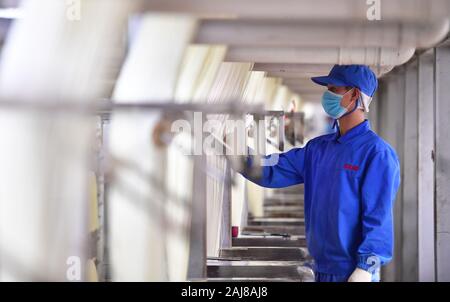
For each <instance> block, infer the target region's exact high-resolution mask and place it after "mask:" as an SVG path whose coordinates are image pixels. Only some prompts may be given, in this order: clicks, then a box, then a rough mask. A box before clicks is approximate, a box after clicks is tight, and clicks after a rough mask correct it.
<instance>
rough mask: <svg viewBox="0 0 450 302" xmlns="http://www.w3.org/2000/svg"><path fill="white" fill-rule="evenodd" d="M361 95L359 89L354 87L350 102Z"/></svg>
mask: <svg viewBox="0 0 450 302" xmlns="http://www.w3.org/2000/svg"><path fill="white" fill-rule="evenodd" d="M360 96H361V90H359V88H355V89H354V90H353V95H352V102H354V101H356V100H357V99H359V97H360Z"/></svg>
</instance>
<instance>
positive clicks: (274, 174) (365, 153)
mask: <svg viewBox="0 0 450 302" xmlns="http://www.w3.org/2000/svg"><path fill="white" fill-rule="evenodd" d="M312 81H314V82H315V83H316V84H319V85H322V86H326V87H327V88H328V89H327V90H326V91H325V93H324V94H323V97H322V106H323V109H324V110H325V112H326V113H327V114H328V115H329V116H331V117H332V118H333V119H334V120H335V129H336V132H334V133H331V134H327V135H323V136H320V137H317V138H315V139H312V140H310V141H309V142H308V143H307V144H306V146H305V147H304V148H294V149H292V150H290V151H288V152H285V153H282V154H279V158H278V161H277V162H276V164H274V165H268V166H264V165H262V164H261V165H262V167H261V168H262V176H261V177H259V178H254V177H253V178H252V177H250V176H248V175H245V173H243V174H244V176H245V177H247V178H249V179H250V180H251V181H253V182H255V183H256V184H258V185H261V186H263V187H267V188H283V187H288V186H292V185H297V184H301V183H304V194H305V198H304V200H305V201H304V202H305V206H304V211H305V232H306V240H307V245H308V250H309V252H310V254H311V256H312V257H313V259H314V271H315V278H316V281H318V282H347V281H349V282H371V281H373V282H376V281H379V278H380V274H379V272H380V266H381V265H384V264H386V263H388V262H389V261H390V260H391V258H392V254H393V246H394V242H393V241H394V238H393V215H392V212H393V204H394V200H395V195H396V193H397V190H398V187H399V183H400V168H399V161H398V157H397V155H396V153H395V151H394V149H393V148H392V147H391V146H390V145H389V144H388V143H387V142H385V141H384V140H383V139H381V138H380V137H379V136H378V135H377V134H376V133H375V132H373V131H372V130H371V128H370V123H369V121H368V120H366V119H365V113H364V112H368V111H369V104H370V102H371V100H372V97H373V95H374V93H375V91H376V89H377V86H378V81H377V78H376V76H375V74H374V73H373V71H372V70H371V69H370V68H369V67H368V66H364V65H335V66H334V67H333V68H332V70H331V72H330V73H329V75H328V76H322V77H314V78H312ZM266 158H268V157H266ZM247 164H248V165H249V166H256V165H260V164H258V163H256V162H255V160H254V158H253V157H252V156H249V158H248V161H247Z"/></svg>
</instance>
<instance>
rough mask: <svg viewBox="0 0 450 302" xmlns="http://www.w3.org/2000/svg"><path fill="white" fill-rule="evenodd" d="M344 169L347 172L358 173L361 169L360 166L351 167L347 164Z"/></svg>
mask: <svg viewBox="0 0 450 302" xmlns="http://www.w3.org/2000/svg"><path fill="white" fill-rule="evenodd" d="M344 169H345V170H350V171H358V170H359V167H358V166H354V165H350V164H345V165H344Z"/></svg>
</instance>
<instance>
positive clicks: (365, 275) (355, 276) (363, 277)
mask: <svg viewBox="0 0 450 302" xmlns="http://www.w3.org/2000/svg"><path fill="white" fill-rule="evenodd" d="M348 282H372V274H371V273H369V272H368V271H365V270H363V269H360V268H358V267H357V268H356V269H355V270H354V271H353V273H352V274H351V275H350V278H348Z"/></svg>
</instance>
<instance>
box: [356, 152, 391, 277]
mask: <svg viewBox="0 0 450 302" xmlns="http://www.w3.org/2000/svg"><path fill="white" fill-rule="evenodd" d="M399 184H400V167H399V163H398V159H397V156H396V155H395V154H394V153H393V151H390V150H386V151H381V152H378V153H376V154H375V156H374V157H373V158H372V160H371V162H370V164H369V167H368V170H367V171H366V174H365V175H364V179H363V186H362V211H363V212H362V243H361V245H360V246H359V248H358V264H357V267H358V268H360V269H363V270H366V271H369V272H373V270H374V269H376V268H378V267H379V266H380V265H383V264H386V263H387V262H389V261H390V260H391V259H392V253H393V244H394V242H393V241H394V239H393V237H394V235H393V233H394V230H393V228H394V226H393V219H392V213H393V204H394V201H395V196H396V194H397V190H398V187H399Z"/></svg>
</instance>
